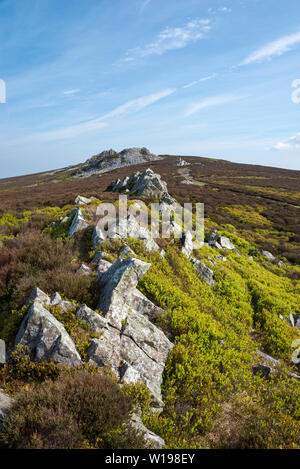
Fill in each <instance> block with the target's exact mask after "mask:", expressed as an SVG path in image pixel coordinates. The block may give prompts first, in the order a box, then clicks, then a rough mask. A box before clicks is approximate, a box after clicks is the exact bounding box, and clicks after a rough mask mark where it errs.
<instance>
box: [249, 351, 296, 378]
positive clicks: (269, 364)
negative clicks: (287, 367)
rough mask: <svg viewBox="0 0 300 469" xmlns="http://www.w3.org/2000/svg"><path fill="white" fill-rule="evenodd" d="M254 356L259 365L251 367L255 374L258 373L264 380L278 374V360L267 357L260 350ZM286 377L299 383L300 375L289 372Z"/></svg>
mask: <svg viewBox="0 0 300 469" xmlns="http://www.w3.org/2000/svg"><path fill="white" fill-rule="evenodd" d="M256 356H257V358H258V360H259V363H258V365H256V366H254V367H253V371H254V373H255V374H257V373H259V374H260V375H261V376H263V377H264V378H267V379H269V378H270V377H271V376H274V375H276V374H277V373H278V369H279V367H280V362H279V361H278V360H276V359H275V358H273V357H271V356H270V355H267V354H266V353H264V352H262V351H261V350H257V351H256ZM288 375H289V376H290V377H291V378H294V379H296V380H297V381H299V382H300V375H298V374H296V373H292V372H290V371H289V372H288Z"/></svg>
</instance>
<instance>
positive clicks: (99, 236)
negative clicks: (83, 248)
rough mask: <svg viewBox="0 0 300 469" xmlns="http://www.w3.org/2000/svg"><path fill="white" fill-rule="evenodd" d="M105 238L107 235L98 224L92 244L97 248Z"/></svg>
mask: <svg viewBox="0 0 300 469" xmlns="http://www.w3.org/2000/svg"><path fill="white" fill-rule="evenodd" d="M105 240H106V237H105V235H104V233H103V231H102V230H101V228H100V227H99V226H98V225H96V226H95V228H94V230H93V234H92V246H93V247H94V248H95V247H96V246H97V244H98V243H103V242H104V241H105Z"/></svg>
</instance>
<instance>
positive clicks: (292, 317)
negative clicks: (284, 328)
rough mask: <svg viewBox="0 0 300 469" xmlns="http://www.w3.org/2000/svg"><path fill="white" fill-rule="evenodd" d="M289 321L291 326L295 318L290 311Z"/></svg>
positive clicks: (293, 324)
mask: <svg viewBox="0 0 300 469" xmlns="http://www.w3.org/2000/svg"><path fill="white" fill-rule="evenodd" d="M289 323H290V325H291V326H292V327H294V326H295V319H294V315H293V314H292V313H290V315H289Z"/></svg>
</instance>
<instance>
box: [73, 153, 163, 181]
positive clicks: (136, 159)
mask: <svg viewBox="0 0 300 469" xmlns="http://www.w3.org/2000/svg"><path fill="white" fill-rule="evenodd" d="M157 160H160V157H159V156H157V155H155V154H154V153H151V152H150V151H149V150H148V149H147V148H125V149H124V150H122V151H121V152H120V153H118V152H117V151H115V150H105V151H102V152H101V153H99V154H98V155H94V156H92V157H91V158H89V159H88V160H87V161H86V162H85V163H84V164H83V165H81V166H80V167H79V168H77V169H76V170H75V171H74V172H73V173H72V174H74V175H76V176H81V177H88V176H91V175H93V174H101V173H104V172H106V171H111V170H112V169H117V168H122V167H123V166H131V165H135V164H140V163H145V162H151V161H157Z"/></svg>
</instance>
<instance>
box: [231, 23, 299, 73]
mask: <svg viewBox="0 0 300 469" xmlns="http://www.w3.org/2000/svg"><path fill="white" fill-rule="evenodd" d="M299 43H300V31H299V32H298V33H296V34H290V35H289V36H282V37H280V38H279V39H276V41H273V42H269V43H268V44H266V45H264V46H263V47H261V48H260V49H257V50H256V51H254V52H253V53H252V54H250V55H249V56H248V57H246V58H245V60H243V61H242V62H241V63H240V65H249V64H251V63H255V62H261V61H263V60H271V59H272V58H273V57H275V56H279V55H282V54H284V53H285V52H288V51H289V50H291V49H292V48H293V47H294V46H296V45H297V44H299Z"/></svg>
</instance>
